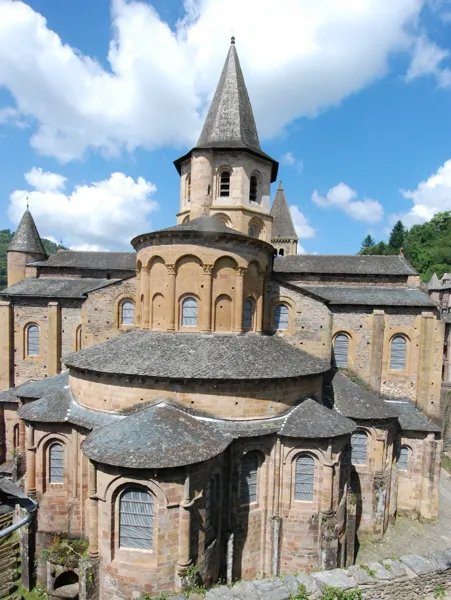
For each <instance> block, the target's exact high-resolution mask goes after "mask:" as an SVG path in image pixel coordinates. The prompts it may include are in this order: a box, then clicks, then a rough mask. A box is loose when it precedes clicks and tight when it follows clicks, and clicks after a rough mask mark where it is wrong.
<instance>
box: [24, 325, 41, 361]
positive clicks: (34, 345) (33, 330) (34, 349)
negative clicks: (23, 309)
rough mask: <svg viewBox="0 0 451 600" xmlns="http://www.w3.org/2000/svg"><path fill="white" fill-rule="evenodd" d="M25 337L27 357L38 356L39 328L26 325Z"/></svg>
mask: <svg viewBox="0 0 451 600" xmlns="http://www.w3.org/2000/svg"><path fill="white" fill-rule="evenodd" d="M26 336H27V339H26V344H27V352H26V354H27V356H39V327H38V326H37V325H34V324H33V325H28V327H27V333H26Z"/></svg>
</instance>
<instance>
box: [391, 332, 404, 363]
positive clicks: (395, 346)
mask: <svg viewBox="0 0 451 600" xmlns="http://www.w3.org/2000/svg"><path fill="white" fill-rule="evenodd" d="M406 349H407V341H406V338H405V337H404V336H403V335H395V337H394V338H393V339H392V341H391V349H390V369H391V370H392V371H404V370H405V368H406Z"/></svg>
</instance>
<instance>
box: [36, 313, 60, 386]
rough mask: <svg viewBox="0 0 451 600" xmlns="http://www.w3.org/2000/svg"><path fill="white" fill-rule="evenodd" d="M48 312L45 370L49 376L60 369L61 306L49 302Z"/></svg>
mask: <svg viewBox="0 0 451 600" xmlns="http://www.w3.org/2000/svg"><path fill="white" fill-rule="evenodd" d="M48 314H49V316H48V341H47V344H48V355H47V372H48V374H49V376H50V377H51V376H52V375H57V374H58V373H59V372H60V371H61V306H60V305H59V303H58V302H49V313H48ZM41 349H42V341H41Z"/></svg>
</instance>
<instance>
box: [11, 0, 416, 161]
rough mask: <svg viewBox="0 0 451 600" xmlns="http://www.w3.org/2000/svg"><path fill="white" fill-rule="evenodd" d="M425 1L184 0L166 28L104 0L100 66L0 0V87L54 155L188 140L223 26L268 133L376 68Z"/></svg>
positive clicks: (149, 13) (151, 15)
mask: <svg viewBox="0 0 451 600" xmlns="http://www.w3.org/2000/svg"><path fill="white" fill-rule="evenodd" d="M424 1H425V0H396V2H394V1H393V0H359V1H356V0H341V1H340V2H337V1H336V0H315V2H312V1H310V0H279V1H278V3H277V9H276V10H275V9H274V2H273V0H246V2H243V1H242V0H190V1H186V2H185V3H184V7H185V11H186V13H185V16H184V18H183V19H181V20H180V21H179V22H178V24H177V26H176V28H175V30H171V29H170V27H169V26H168V25H167V24H166V23H165V22H164V21H162V19H161V18H160V16H159V15H158V14H157V12H156V11H155V9H154V8H153V7H152V6H151V5H150V4H148V3H146V2H144V1H142V0H133V1H132V0H112V5H111V15H112V39H111V42H110V47H109V52H108V56H107V62H108V67H107V68H105V67H103V66H102V65H101V64H99V62H97V61H96V60H95V59H94V58H92V57H90V56H87V55H85V54H83V52H82V51H81V50H80V49H77V48H72V47H71V46H69V45H68V44H66V43H64V41H63V40H62V39H61V38H60V37H59V36H58V34H57V33H56V32H54V31H52V30H50V29H49V27H48V25H47V22H46V20H45V18H44V17H43V16H42V15H40V14H39V13H37V12H35V11H34V10H33V9H32V8H31V7H30V6H28V5H27V4H25V3H24V2H22V1H20V0H15V1H13V0H2V1H0V86H4V87H6V89H7V90H9V92H10V93H11V94H12V96H13V97H14V99H15V102H16V106H15V107H13V110H16V111H18V114H20V116H21V117H22V118H25V119H26V120H27V121H30V122H31V123H32V129H31V144H32V146H33V147H34V148H35V149H36V150H37V151H38V152H39V153H41V154H43V155H49V156H54V157H57V158H58V159H59V160H61V161H68V160H72V159H76V158H80V157H82V156H83V154H84V153H85V152H86V150H87V149H93V150H95V151H99V152H102V153H103V154H106V155H111V154H116V153H118V152H120V151H123V150H128V151H133V150H134V149H135V148H137V147H143V148H147V149H149V148H155V147H158V146H162V145H190V144H192V143H193V142H194V141H195V139H196V136H197V134H198V133H199V130H200V127H201V125H202V120H203V118H204V116H205V110H206V108H207V106H208V101H209V100H210V99H211V95H212V93H213V91H214V88H215V86H216V84H217V81H218V78H219V73H220V69H221V66H222V63H223V61H224V57H225V53H226V49H227V44H228V39H227V37H228V32H230V31H232V30H233V31H234V34H235V36H236V38H237V44H238V46H237V47H238V50H239V53H240V58H241V63H242V66H243V69H244V72H245V76H246V81H247V84H248V87H249V91H250V95H251V99H252V101H253V105H254V109H255V113H256V118H257V124H258V125H259V129H260V133H261V135H262V137H263V138H265V137H271V136H274V135H276V134H278V133H279V132H280V131H281V130H283V129H284V128H285V127H286V126H287V124H289V123H290V122H291V121H292V120H293V119H295V118H298V117H300V116H314V115H316V114H317V113H318V112H319V111H321V110H322V109H325V108H326V107H328V106H330V105H333V104H337V103H339V102H340V101H341V100H343V98H346V97H347V96H349V95H350V94H352V93H355V92H357V91H358V90H360V89H362V88H363V87H365V86H366V85H368V84H369V83H371V82H372V81H374V80H375V79H376V78H379V77H381V76H383V75H384V74H385V73H386V72H387V68H388V58H389V56H390V55H391V54H392V53H394V52H399V51H403V52H404V51H406V52H410V51H411V49H412V34H411V33H408V32H411V31H412V30H414V28H415V26H416V24H417V23H418V19H419V17H420V13H421V8H422V5H423V4H424ZM256 14H258V27H256V26H255V23H256V21H255V18H256ZM226 32H227V33H226ZM356 49H358V51H356ZM0 108H1V107H0Z"/></svg>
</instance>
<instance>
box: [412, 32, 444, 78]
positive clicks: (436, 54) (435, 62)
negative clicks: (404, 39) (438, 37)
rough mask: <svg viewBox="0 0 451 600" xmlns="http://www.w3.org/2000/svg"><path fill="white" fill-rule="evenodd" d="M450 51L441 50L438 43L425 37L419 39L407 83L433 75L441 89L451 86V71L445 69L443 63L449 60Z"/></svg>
mask: <svg viewBox="0 0 451 600" xmlns="http://www.w3.org/2000/svg"><path fill="white" fill-rule="evenodd" d="M449 55H450V54H449V51H448V50H444V49H443V48H440V47H439V46H438V45H437V44H436V43H434V42H432V41H431V40H429V39H428V38H427V37H426V36H425V35H423V36H421V37H420V38H418V39H417V41H416V43H415V46H414V52H413V56H412V62H411V63H410V66H409V69H408V71H407V73H406V79H407V81H410V80H412V79H416V78H417V77H422V76H424V75H432V76H434V77H435V78H436V80H437V83H438V84H439V85H440V86H441V87H447V86H449V85H451V69H449V68H446V67H443V66H442V63H443V61H444V60H445V59H447V58H449Z"/></svg>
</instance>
